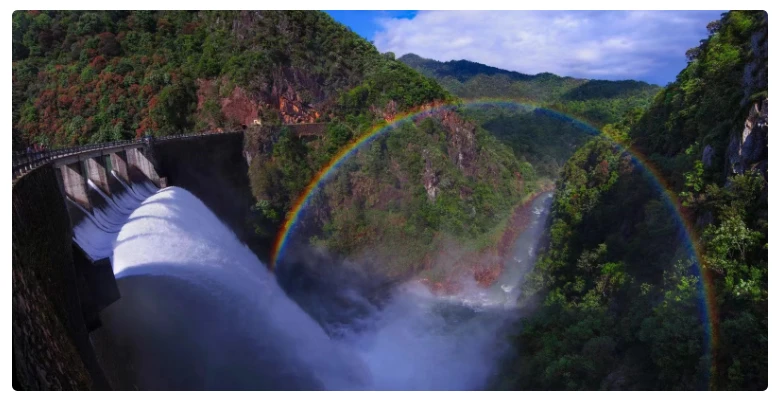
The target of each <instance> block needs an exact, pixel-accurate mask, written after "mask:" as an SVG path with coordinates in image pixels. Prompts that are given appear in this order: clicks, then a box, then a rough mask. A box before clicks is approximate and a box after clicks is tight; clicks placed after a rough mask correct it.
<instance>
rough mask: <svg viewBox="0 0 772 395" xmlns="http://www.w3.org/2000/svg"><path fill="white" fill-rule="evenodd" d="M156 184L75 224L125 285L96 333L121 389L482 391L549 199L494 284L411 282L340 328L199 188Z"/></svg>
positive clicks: (84, 242)
mask: <svg viewBox="0 0 772 395" xmlns="http://www.w3.org/2000/svg"><path fill="white" fill-rule="evenodd" d="M153 192H154V191H153V189H152V188H147V187H140V188H129V189H127V191H126V194H125V195H121V196H120V197H118V198H116V199H113V200H111V202H112V203H110V204H108V205H107V206H106V207H105V208H103V209H101V210H100V211H101V214H99V215H94V216H93V218H89V221H84V223H86V224H87V225H82V226H81V227H79V228H77V229H76V230H75V238H76V242H78V243H79V244H81V246H82V247H83V248H84V250H86V251H88V253H89V254H93V255H95V256H96V255H99V256H103V255H104V256H110V257H111V261H112V265H113V271H114V273H115V276H116V278H117V281H118V287H119V289H120V293H121V298H120V300H118V301H117V302H115V303H114V304H112V305H110V306H109V307H107V309H106V310H104V311H103V312H102V314H101V318H102V322H103V327H102V328H101V329H99V330H97V331H95V332H94V333H93V334H92V342H93V344H94V347H95V349H96V352H97V355H98V356H99V358H100V362H101V364H102V365H103V366H104V368H105V371H106V373H107V375H108V377H109V378H110V381H111V382H112V383H113V385H114V386H116V387H118V388H120V389H132V388H139V389H343V390H347V389H385V390H399V389H414V390H416V389H426V390H428V389H448V390H454V389H457V390H464V389H467V390H468V389H482V388H484V386H485V384H486V381H487V380H488V379H489V378H490V376H491V375H492V374H494V373H495V372H494V370H495V368H494V367H495V366H496V360H497V358H498V357H499V356H500V355H501V353H502V352H504V351H505V349H506V347H505V342H504V341H502V337H501V336H500V334H499V333H498V332H499V330H500V329H502V328H503V326H504V325H506V324H507V323H509V322H510V321H511V320H512V319H515V318H516V315H515V314H514V313H513V311H512V310H511V308H513V307H514V300H515V299H513V298H514V297H515V295H516V294H517V293H516V291H513V289H518V287H519V285H520V283H521V279H522V275H523V274H524V273H525V272H526V271H527V270H529V269H530V265H532V264H533V260H534V258H533V257H532V256H531V255H529V254H528V248H529V247H530V246H531V244H533V243H534V242H535V241H536V239H538V236H539V234H540V233H541V230H542V229H543V226H544V218H546V215H545V212H546V208H547V207H548V204H549V197H548V196H547V195H546V194H545V195H543V196H542V197H540V198H539V199H538V200H537V201H536V202H535V204H534V207H535V211H534V213H533V215H534V217H533V221H532V224H531V227H530V228H528V229H527V231H526V232H524V235H523V237H521V238H520V240H521V241H519V242H518V244H517V245H516V246H515V247H514V248H513V254H512V259H511V260H510V261H509V263H508V266H507V267H506V268H505V271H504V275H502V277H501V279H500V280H499V283H497V284H496V285H495V286H493V287H491V288H489V289H477V288H476V287H474V286H470V287H469V288H468V289H465V290H464V292H462V293H461V294H458V295H455V296H453V297H442V298H441V297H437V296H435V295H432V294H431V293H430V292H429V291H428V290H427V289H426V288H424V286H423V285H421V284H419V283H417V282H410V283H407V284H403V285H402V286H399V287H398V288H397V289H395V290H394V292H393V293H392V296H391V298H390V300H389V302H388V303H387V304H386V305H385V306H383V307H380V308H375V307H373V306H370V308H369V313H368V314H367V315H366V316H365V317H360V320H361V321H362V322H359V323H358V325H357V329H356V330H354V329H353V326H352V327H351V328H349V327H346V326H345V325H344V326H343V327H341V328H339V329H338V330H337V331H335V332H334V333H329V331H328V332H326V331H325V329H323V326H322V325H320V323H318V322H316V321H315V320H314V319H312V318H311V317H310V316H309V315H308V314H306V312H305V311H303V309H301V307H300V306H298V304H297V303H296V302H295V301H293V300H292V299H290V298H289V297H288V296H287V295H286V294H285V292H284V290H283V289H282V288H281V287H280V286H279V285H278V283H277V281H276V279H275V278H274V276H273V275H272V274H271V273H270V272H269V271H268V270H267V269H266V267H265V265H263V264H262V263H261V262H260V261H259V260H258V258H257V257H256V256H255V255H254V254H253V253H252V251H250V250H249V249H248V248H247V247H246V246H245V245H244V244H242V243H241V242H239V240H238V239H237V238H236V237H235V235H234V233H233V232H232V231H231V230H229V229H228V227H226V226H225V225H224V224H223V223H222V222H221V221H220V220H219V219H218V218H217V216H216V215H215V214H214V213H213V212H212V211H210V210H209V209H208V208H207V207H206V206H205V205H204V204H203V203H202V202H201V201H200V200H199V199H198V198H196V197H195V196H194V195H192V194H191V193H190V192H188V191H186V190H185V189H182V188H177V187H170V188H165V189H162V190H160V191H158V192H155V193H153ZM142 197H145V199H143V200H142V201H141V202H139V204H138V200H139V199H140V198H142ZM129 209H131V210H132V211H131V213H130V214H128V215H126V214H125V212H127V211H128V210H129ZM116 221H123V224H122V225H121V226H118V227H114V226H113V225H112V224H113V223H115V222H116ZM529 235H530V236H529ZM354 299H356V303H362V304H367V303H368V302H367V301H366V300H364V298H354Z"/></svg>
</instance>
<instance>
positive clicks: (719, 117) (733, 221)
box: [499, 11, 768, 390]
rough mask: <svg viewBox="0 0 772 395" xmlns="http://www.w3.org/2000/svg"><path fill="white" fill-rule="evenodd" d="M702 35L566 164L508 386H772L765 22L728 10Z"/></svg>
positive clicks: (507, 370)
mask: <svg viewBox="0 0 772 395" xmlns="http://www.w3.org/2000/svg"><path fill="white" fill-rule="evenodd" d="M708 34H709V37H708V38H707V39H705V40H703V41H702V42H701V43H700V45H699V46H698V47H696V48H693V49H691V50H689V51H688V52H687V58H688V59H689V64H688V66H687V67H686V68H685V69H684V70H683V71H682V72H681V73H680V74H679V75H678V77H677V79H676V81H675V82H673V83H671V84H669V85H668V86H667V87H665V89H664V90H662V91H661V92H659V93H658V94H657V96H656V97H655V98H654V100H653V103H652V104H651V105H650V106H649V107H648V108H647V109H646V110H645V111H644V112H640V111H633V112H631V113H629V114H628V116H626V117H625V119H624V120H622V121H619V122H616V123H615V124H613V125H608V126H606V127H605V128H604V132H605V133H604V134H605V135H606V136H604V137H598V138H595V139H593V140H592V141H591V142H590V143H588V144H587V145H585V146H584V147H582V148H581V149H580V150H578V151H577V152H576V154H575V155H574V156H573V157H572V158H571V159H570V160H569V161H568V162H567V164H566V166H565V167H564V168H563V170H562V172H561V176H560V180H559V182H558V187H557V190H556V193H555V200H554V203H553V211H552V214H551V215H552V218H551V227H550V230H549V234H548V237H549V248H548V249H547V251H546V252H545V253H544V255H543V256H542V257H541V258H540V260H539V261H538V263H537V265H536V268H535V270H534V272H533V273H532V274H531V276H530V277H529V280H528V284H527V285H528V292H529V294H530V295H531V298H532V299H531V300H532V301H534V302H535V303H537V304H538V306H539V307H538V308H537V310H536V313H535V314H534V315H533V316H532V317H530V318H529V319H528V320H527V321H526V323H525V324H524V325H523V328H522V330H521V332H520V333H519V335H518V336H517V337H516V340H515V344H516V346H517V350H518V352H517V358H515V359H514V360H513V361H510V362H508V363H506V364H505V365H504V366H505V367H504V372H503V374H502V381H501V382H500V383H499V385H500V387H502V388H524V389H631V390H632V389H660V390H664V389H682V390H687V389H699V388H712V389H731V390H738V389H745V390H750V389H753V390H759V389H765V388H766V387H767V380H768V377H767V360H768V359H767V357H768V354H767V349H768V348H767V347H768V344H767V335H766V334H767V332H768V321H767V320H768V310H767V302H768V295H767V287H768V285H767V284H768V268H767V266H768V265H767V263H768V262H767V248H768V247H767V237H768V231H767V226H768V224H767V215H768V201H767V190H768V184H767V180H768V178H767V131H768V126H767V119H768V118H767V111H768V110H767V108H768V104H767V103H768V102H767V15H766V13H765V12H746V11H732V12H729V13H726V14H724V15H723V16H722V18H721V19H720V20H719V21H715V22H712V23H710V24H709V25H708ZM609 136H613V138H614V140H615V142H612V141H610V139H609V138H608V137H609ZM617 144H619V145H617ZM620 146H621V147H622V148H624V147H630V148H633V150H632V151H633V152H637V153H638V154H640V155H642V158H644V159H646V160H647V162H648V163H650V165H651V166H653V167H654V169H655V170H656V171H657V172H658V173H659V174H661V175H662V176H663V179H660V180H657V181H655V182H652V176H651V175H650V174H647V173H648V170H646V169H643V168H641V166H640V165H635V164H634V162H633V158H632V157H631V155H630V154H629V153H626V152H625V151H624V150H623V149H620ZM656 184H661V185H656ZM663 187H666V188H668V189H670V190H671V191H673V192H675V193H676V194H678V196H679V199H678V201H677V202H675V204H676V208H675V210H677V211H678V212H680V213H681V215H683V216H684V217H685V218H686V221H687V225H686V226H688V227H690V228H692V230H693V231H694V232H695V233H696V238H697V240H696V242H697V244H696V246H695V248H696V249H697V251H698V252H699V253H700V255H701V259H699V260H696V259H694V257H693V256H692V254H690V253H689V249H690V247H689V244H691V240H689V239H688V238H687V236H686V233H685V230H684V229H683V225H682V224H680V223H679V221H678V217H677V216H676V215H675V214H674V213H673V211H672V210H671V209H670V208H669V206H670V205H671V204H672V202H670V201H669V200H670V199H669V197H668V196H667V195H665V194H663V192H662V191H661V189H660V188H663ZM698 266H701V267H698ZM700 272H702V273H707V275H706V276H704V277H703V276H701V275H700V274H699V273H700ZM700 281H706V282H708V283H707V284H705V285H702V284H700ZM706 289H711V290H712V292H707V291H706ZM703 304H707V306H708V307H707V309H708V311H707V312H706V313H704V312H702V311H701V310H702V309H703V308H704V307H703Z"/></svg>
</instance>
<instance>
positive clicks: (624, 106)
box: [399, 53, 661, 126]
mask: <svg viewBox="0 0 772 395" xmlns="http://www.w3.org/2000/svg"><path fill="white" fill-rule="evenodd" d="M399 60H400V61H401V62H403V63H405V64H406V65H408V66H410V67H411V68H413V69H415V70H417V71H418V72H420V73H422V74H423V75H425V76H427V77H431V78H434V79H436V80H437V81H438V82H439V83H440V85H442V86H443V87H444V88H445V89H447V90H448V91H450V92H451V93H452V94H454V95H457V96H459V97H461V98H463V99H479V98H497V99H510V100H513V101H518V102H528V103H532V104H540V105H543V106H547V107H551V108H553V109H555V110H558V111H561V112H565V113H568V114H569V115H572V116H577V117H580V118H583V119H584V120H586V121H589V122H592V123H595V124H596V126H602V125H603V124H606V123H613V122H616V121H617V120H619V119H620V118H621V117H622V116H624V115H625V113H626V112H628V111H629V110H631V109H633V108H639V107H642V106H645V105H646V104H648V103H649V102H650V101H651V99H652V98H653V97H654V95H655V94H656V93H657V92H658V91H659V90H660V89H661V88H660V87H659V86H657V85H653V84H648V83H646V82H642V81H633V80H624V81H607V80H591V79H590V80H588V79H580V78H572V77H560V76H557V75H555V74H551V73H539V74H536V75H528V74H523V73H518V72H516V71H508V70H503V69H499V68H496V67H491V66H488V65H484V64H481V63H476V62H471V61H468V60H451V61H448V62H440V61H437V60H433V59H426V58H422V57H420V56H418V55H415V54H412V53H411V54H406V55H403V56H402V57H400V58H399Z"/></svg>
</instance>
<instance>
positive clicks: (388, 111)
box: [370, 100, 398, 122]
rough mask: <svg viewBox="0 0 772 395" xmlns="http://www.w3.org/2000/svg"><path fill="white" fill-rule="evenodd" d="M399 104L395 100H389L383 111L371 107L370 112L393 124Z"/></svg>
mask: <svg viewBox="0 0 772 395" xmlns="http://www.w3.org/2000/svg"><path fill="white" fill-rule="evenodd" d="M397 109H398V106H397V102H395V101H394V100H389V102H388V103H386V107H384V108H383V109H380V108H376V107H375V106H370V112H371V113H373V114H374V115H375V116H377V117H381V118H383V119H384V120H386V122H391V121H393V120H394V118H396V116H397Z"/></svg>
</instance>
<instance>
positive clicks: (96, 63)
mask: <svg viewBox="0 0 772 395" xmlns="http://www.w3.org/2000/svg"><path fill="white" fill-rule="evenodd" d="M89 66H91V67H93V68H94V70H97V71H102V69H104V68H105V67H106V66H107V60H105V57H104V56H102V55H99V56H97V57H95V58H94V59H92V60H91V63H89Z"/></svg>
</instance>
